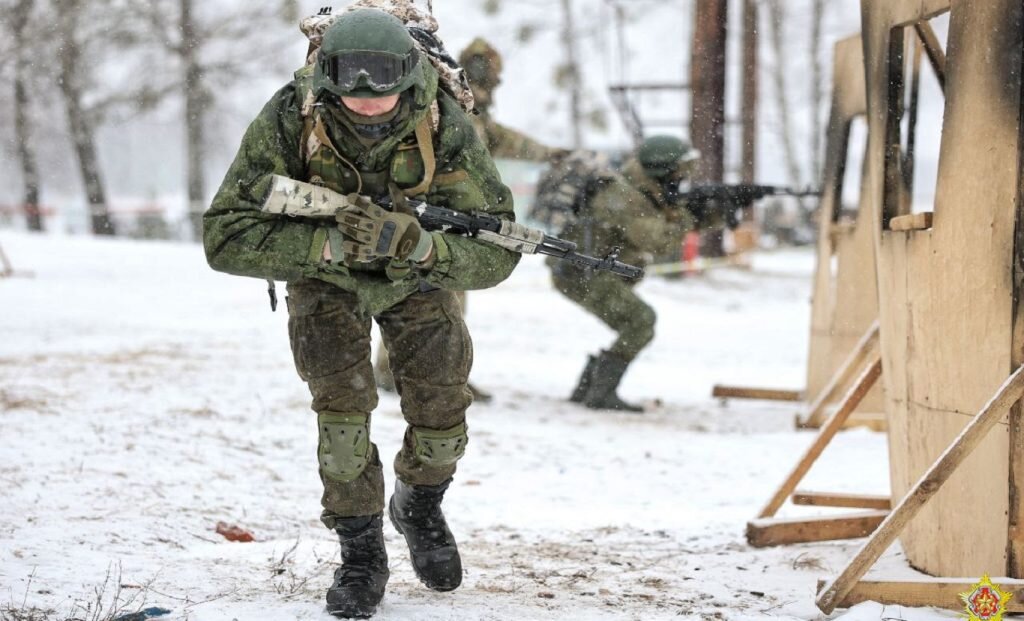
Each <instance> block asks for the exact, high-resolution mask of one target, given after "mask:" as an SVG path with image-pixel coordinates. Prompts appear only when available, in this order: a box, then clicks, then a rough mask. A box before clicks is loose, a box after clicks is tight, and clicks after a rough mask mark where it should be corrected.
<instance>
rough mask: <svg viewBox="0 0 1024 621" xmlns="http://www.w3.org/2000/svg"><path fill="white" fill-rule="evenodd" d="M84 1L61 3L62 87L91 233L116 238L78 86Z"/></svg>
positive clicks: (90, 125)
mask: <svg viewBox="0 0 1024 621" xmlns="http://www.w3.org/2000/svg"><path fill="white" fill-rule="evenodd" d="M81 6H82V5H81V0H58V1H57V13H58V15H59V18H58V22H59V26H58V28H59V37H60V49H59V50H58V56H59V57H60V79H59V80H58V82H59V85H60V91H61V95H62V96H63V98H64V108H65V110H66V111H67V116H68V125H69V127H70V130H71V142H72V146H73V147H74V150H75V155H76V156H77V158H78V168H79V170H80V171H81V174H82V181H83V183H84V184H85V195H86V200H87V202H88V204H89V212H90V215H91V220H92V232H93V233H94V234H96V235H114V234H115V230H114V223H113V222H112V221H111V219H110V213H109V211H108V208H107V194H106V189H105V188H104V186H103V178H102V176H101V175H100V163H99V158H98V156H97V153H96V140H95V128H94V127H93V123H92V120H91V119H90V118H89V116H88V115H87V114H86V111H85V108H84V106H83V104H82V89H81V86H80V83H79V79H80V73H81V71H82V69H81V68H80V67H79V65H78V60H79V58H80V56H81V53H82V49H81V46H80V45H79V44H78V40H77V37H76V34H75V26H76V24H78V23H79V21H80V20H81V19H82V15H81V12H82V11H81Z"/></svg>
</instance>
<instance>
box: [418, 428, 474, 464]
mask: <svg viewBox="0 0 1024 621" xmlns="http://www.w3.org/2000/svg"><path fill="white" fill-rule="evenodd" d="M411 431H412V438H413V450H414V452H415V455H416V459H418V460H419V461H420V462H422V463H424V464H426V465H428V466H435V467H440V466H451V465H452V464H454V463H455V462H457V461H459V460H460V459H462V456H463V455H465V454H466V442H467V441H468V440H469V436H467V435H466V423H462V424H460V425H456V426H454V427H452V428H451V429H441V430H437V429H426V428H424V427H412V428H411Z"/></svg>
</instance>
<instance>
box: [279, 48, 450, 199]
mask: <svg viewBox="0 0 1024 621" xmlns="http://www.w3.org/2000/svg"><path fill="white" fill-rule="evenodd" d="M295 77H296V79H297V85H298V90H299V92H300V93H302V94H303V104H302V139H301V141H300V143H299V149H300V151H301V153H300V157H301V158H302V161H304V162H305V163H306V180H307V181H309V182H310V183H315V184H318V185H323V186H324V187H327V188H330V189H332V190H334V191H335V192H340V193H342V194H350V193H352V192H355V193H357V194H363V195H366V196H370V197H381V196H387V195H388V186H389V184H390V183H392V182H393V183H394V184H395V185H396V186H398V188H399V189H400V190H402V193H403V194H405V195H406V196H409V197H412V196H418V195H422V194H426V193H427V190H429V189H430V186H431V184H432V183H433V181H434V173H435V172H436V170H437V161H436V159H435V156H434V133H435V132H436V131H437V127H438V124H439V122H440V112H439V110H438V105H437V101H436V100H435V101H434V102H432V103H431V104H430V111H429V112H428V114H427V115H426V116H424V117H423V119H422V120H421V121H420V122H419V124H417V126H416V129H415V131H414V132H413V133H412V134H411V135H410V136H407V137H406V138H405V139H404V140H403V141H402V142H401V143H400V144H399V145H398V148H397V149H396V150H395V153H394V155H393V156H392V158H391V162H390V164H389V165H388V166H387V167H386V168H385V169H384V170H380V171H366V170H360V169H359V168H358V167H357V166H356V165H355V164H354V163H353V162H352V161H351V160H349V159H348V158H346V157H345V156H344V155H343V154H342V153H341V152H340V151H339V150H338V149H337V148H336V147H335V146H334V144H333V143H332V142H331V139H330V137H329V136H328V134H327V129H326V126H325V122H324V120H323V118H322V114H323V113H322V112H321V111H320V109H319V108H318V107H316V106H314V104H315V103H316V98H315V97H314V95H313V87H312V71H311V67H306V68H304V69H301V70H299V71H298V72H296V76H295Z"/></svg>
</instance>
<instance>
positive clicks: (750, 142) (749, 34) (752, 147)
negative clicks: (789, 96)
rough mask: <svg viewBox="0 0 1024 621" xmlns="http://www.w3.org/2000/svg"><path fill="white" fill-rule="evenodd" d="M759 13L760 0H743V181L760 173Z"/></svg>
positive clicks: (741, 173)
mask: <svg viewBox="0 0 1024 621" xmlns="http://www.w3.org/2000/svg"><path fill="white" fill-rule="evenodd" d="M757 13H758V11H757V2H756V0H743V94H742V96H741V99H742V100H743V101H742V112H741V117H742V119H743V153H742V155H743V157H742V159H741V164H740V181H742V182H743V183H754V181H755V179H756V177H757V172H756V167H757V96H758V80H757V77H758V75H757V74H758V70H759V63H758V58H757V56H758V54H757V40H758V36H757V24H758V18H757ZM745 211H751V210H745Z"/></svg>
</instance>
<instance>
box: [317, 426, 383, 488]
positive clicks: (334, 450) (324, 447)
mask: <svg viewBox="0 0 1024 621" xmlns="http://www.w3.org/2000/svg"><path fill="white" fill-rule="evenodd" d="M317 427H318V430H319V433H320V442H319V445H318V447H317V458H318V460H319V462H320V470H321V471H322V472H323V473H324V476H327V477H329V478H331V479H334V480H335V481H341V482H342V483H348V482H350V481H354V480H356V479H357V478H359V475H360V474H362V473H363V470H364V469H365V468H366V464H368V463H369V462H370V427H369V417H368V416H367V415H365V414H339V413H335V412H323V413H321V414H318V415H317Z"/></svg>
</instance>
